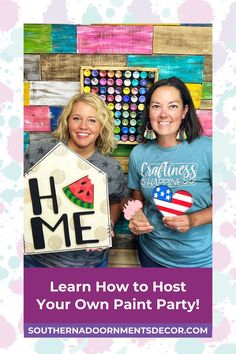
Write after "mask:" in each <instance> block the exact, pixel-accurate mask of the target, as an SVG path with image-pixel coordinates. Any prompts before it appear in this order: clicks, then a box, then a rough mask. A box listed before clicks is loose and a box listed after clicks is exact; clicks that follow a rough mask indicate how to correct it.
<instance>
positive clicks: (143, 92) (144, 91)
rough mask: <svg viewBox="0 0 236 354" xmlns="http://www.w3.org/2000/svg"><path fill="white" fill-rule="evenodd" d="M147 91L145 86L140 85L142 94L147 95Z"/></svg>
mask: <svg viewBox="0 0 236 354" xmlns="http://www.w3.org/2000/svg"><path fill="white" fill-rule="evenodd" d="M146 92H147V89H146V88H145V87H140V89H139V93H140V95H145V94H146Z"/></svg>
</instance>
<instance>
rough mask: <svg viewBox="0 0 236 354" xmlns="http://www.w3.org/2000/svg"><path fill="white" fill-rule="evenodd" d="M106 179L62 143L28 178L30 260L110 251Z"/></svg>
mask: <svg viewBox="0 0 236 354" xmlns="http://www.w3.org/2000/svg"><path fill="white" fill-rule="evenodd" d="M109 225H110V213H109V202H108V187H107V175H106V174H105V173H104V172H102V171H101V170H99V169H98V168H97V167H95V166H94V165H92V164H91V163H89V162H88V161H87V160H85V159H83V158H82V157H80V156H79V155H78V154H77V153H75V152H74V151H72V150H71V149H69V148H68V147H67V146H66V145H64V144H63V143H58V144H57V145H56V146H55V147H54V148H53V149H52V150H50V151H49V153H48V154H46V155H45V156H44V157H43V158H42V159H41V160H39V161H38V162H37V163H36V164H35V165H34V166H33V167H32V168H31V169H30V170H29V171H27V172H26V174H25V181H24V241H25V254H36V253H46V252H62V251H71V250H79V249H86V248H91V247H95V248H97V247H99V248H100V247H101V248H106V247H111V237H110V233H109Z"/></svg>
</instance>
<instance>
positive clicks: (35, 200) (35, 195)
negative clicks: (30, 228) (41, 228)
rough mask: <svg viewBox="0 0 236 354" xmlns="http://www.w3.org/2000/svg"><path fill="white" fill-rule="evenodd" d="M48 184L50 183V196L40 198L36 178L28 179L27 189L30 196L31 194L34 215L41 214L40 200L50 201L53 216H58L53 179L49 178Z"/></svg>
mask: <svg viewBox="0 0 236 354" xmlns="http://www.w3.org/2000/svg"><path fill="white" fill-rule="evenodd" d="M49 182H50V188H51V194H49V195H42V196H40V195H39V186H38V180H37V178H31V179H29V189H30V194H31V200H32V207H33V213H34V215H40V214H42V205H41V201H40V200H41V199H52V207H53V211H54V213H55V214H58V204H57V196H56V189H55V183H54V178H53V177H50V178H49Z"/></svg>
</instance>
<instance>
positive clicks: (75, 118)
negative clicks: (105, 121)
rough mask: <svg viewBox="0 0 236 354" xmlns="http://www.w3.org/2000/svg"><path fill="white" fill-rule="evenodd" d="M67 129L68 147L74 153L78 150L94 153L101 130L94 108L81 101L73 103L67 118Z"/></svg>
mask: <svg viewBox="0 0 236 354" xmlns="http://www.w3.org/2000/svg"><path fill="white" fill-rule="evenodd" d="M68 129H69V140H68V145H69V147H71V148H72V149H73V150H75V151H77V150H78V149H83V150H85V149H86V151H87V152H88V153H89V152H90V151H91V152H92V151H94V148H95V145H96V140H97V138H98V137H99V134H100V130H101V123H100V121H99V118H98V113H97V111H96V110H95V108H93V107H92V106H90V105H89V104H87V103H84V102H82V101H81V102H77V103H74V105H73V109H72V112H71V114H70V116H69V118H68Z"/></svg>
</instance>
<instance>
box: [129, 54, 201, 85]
mask: <svg viewBox="0 0 236 354" xmlns="http://www.w3.org/2000/svg"><path fill="white" fill-rule="evenodd" d="M127 65H128V66H139V67H146V68H158V69H159V80H161V79H167V78H168V77H171V76H177V77H179V78H180V79H181V80H183V81H184V82H192V83H199V84H201V83H202V82H203V71H204V56H203V55H128V56H127Z"/></svg>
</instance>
